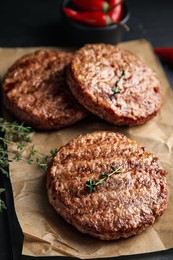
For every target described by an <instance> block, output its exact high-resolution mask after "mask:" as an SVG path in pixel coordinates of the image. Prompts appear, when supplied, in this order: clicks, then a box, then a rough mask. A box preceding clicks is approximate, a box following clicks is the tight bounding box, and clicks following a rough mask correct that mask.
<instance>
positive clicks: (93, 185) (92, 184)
mask: <svg viewBox="0 0 173 260" xmlns="http://www.w3.org/2000/svg"><path fill="white" fill-rule="evenodd" d="M110 168H111V170H112V172H111V173H106V172H105V173H103V174H102V175H101V178H100V179H99V180H98V181H96V182H95V181H93V180H92V179H89V180H88V181H86V183H85V184H86V187H87V189H88V193H92V191H93V190H95V188H96V186H98V185H100V184H102V183H103V182H104V181H106V180H107V179H108V178H109V177H111V176H112V175H113V174H118V173H120V169H119V168H118V169H116V168H115V167H114V166H110Z"/></svg>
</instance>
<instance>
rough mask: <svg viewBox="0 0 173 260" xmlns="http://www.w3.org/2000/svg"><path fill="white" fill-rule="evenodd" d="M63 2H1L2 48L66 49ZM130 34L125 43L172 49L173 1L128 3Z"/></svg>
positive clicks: (144, 0) (128, 1)
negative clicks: (143, 40)
mask: <svg viewBox="0 0 173 260" xmlns="http://www.w3.org/2000/svg"><path fill="white" fill-rule="evenodd" d="M61 2H62V0H23V1H22V0H0V46H1V47H23V46H43V45H44V46H46V45H47V46H48V45H49V46H60V45H61V46H65V45H69V44H70V43H68V42H64V41H63V38H64V37H63V31H64V28H63V25H62V24H61V11H60V10H61V8H60V7H61ZM126 2H127V3H128V6H129V8H130V11H131V18H130V20H129V22H128V25H129V26H130V28H131V31H130V33H128V34H126V36H125V38H124V40H131V39H137V38H146V39H148V40H149V41H150V42H151V43H152V44H153V45H154V46H155V47H158V46H159V47H160V46H162V47H171V46H173V1H172V0H126Z"/></svg>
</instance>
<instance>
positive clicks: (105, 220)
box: [47, 131, 168, 240]
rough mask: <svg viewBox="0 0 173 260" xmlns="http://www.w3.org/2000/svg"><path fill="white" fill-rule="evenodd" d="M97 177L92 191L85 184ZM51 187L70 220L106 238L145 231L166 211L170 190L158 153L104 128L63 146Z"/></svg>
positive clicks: (61, 211)
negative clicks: (168, 190) (153, 152)
mask: <svg viewBox="0 0 173 260" xmlns="http://www.w3.org/2000/svg"><path fill="white" fill-rule="evenodd" d="M105 176H107V177H105ZM99 180H102V181H100V183H99V184H98V185H95V186H92V187H93V189H92V190H90V189H89V188H88V187H87V185H86V184H87V183H95V184H96V183H98V181H99ZM47 192H48V198H49V201H50V203H51V204H52V206H53V207H54V208H55V210H56V211H57V213H59V214H60V215H61V216H62V217H63V218H64V219H65V220H66V221H67V222H68V223H70V224H72V225H74V226H75V227H76V228H77V229H78V230H79V231H81V232H82V233H87V234H90V235H92V236H94V237H97V238H100V239H103V240H113V239H119V238H126V237H129V236H132V235H135V234H138V233H140V232H142V231H143V230H145V229H146V228H147V227H148V226H149V225H151V224H153V223H154V221H155V220H156V218H157V217H158V216H160V215H162V213H163V212H164V210H165V208H166V207H167V195H168V194H167V181H166V171H165V170H164V169H163V168H162V166H161V163H160V161H159V160H158V158H157V157H156V156H154V155H152V153H151V152H149V151H148V150H147V149H146V148H144V147H141V146H140V145H138V144H137V143H136V141H134V140H132V139H130V138H127V137H125V136H124V135H122V134H120V133H114V132H106V131H98V132H93V133H89V134H86V135H81V136H79V137H77V138H75V139H74V140H72V141H70V142H69V143H68V144H66V145H65V146H63V147H62V148H60V149H59V151H58V152H57V155H56V156H55V157H54V159H53V162H52V165H51V167H50V170H49V173H48V176H47Z"/></svg>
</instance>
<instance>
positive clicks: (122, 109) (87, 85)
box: [67, 44, 162, 126]
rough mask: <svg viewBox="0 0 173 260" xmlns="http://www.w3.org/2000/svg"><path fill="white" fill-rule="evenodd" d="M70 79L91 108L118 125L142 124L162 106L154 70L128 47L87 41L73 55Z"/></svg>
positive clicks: (84, 103)
mask: <svg viewBox="0 0 173 260" xmlns="http://www.w3.org/2000/svg"><path fill="white" fill-rule="evenodd" d="M67 83H68V85H69V87H70V89H71V91H72V93H73V94H74V96H75V97H76V98H77V100H78V101H79V102H80V103H81V104H82V105H83V106H85V107H86V108H87V109H88V110H89V111H90V112H92V113H94V114H96V115H98V116H100V117H101V118H103V119H105V120H107V121H108V122H110V123H112V124H115V125H129V126H133V125H140V124H143V123H145V122H146V121H148V120H149V119H151V118H152V117H154V116H155V115H156V113H157V111H158V110H159V109H160V107H161V103H162V101H161V88H160V82H159V80H158V79H157V77H156V75H155V73H154V72H153V71H152V70H151V69H150V68H149V67H148V66H146V65H145V64H144V63H143V62H142V61H141V60H140V59H139V58H137V57H136V56H135V55H134V54H132V53H130V52H129V51H126V50H123V49H120V48H117V47H116V46H112V45H105V44H88V45H86V46H84V47H83V48H81V49H79V50H78V51H77V52H76V54H75V55H74V56H73V58H72V62H71V66H70V67H69V69H68V73H67Z"/></svg>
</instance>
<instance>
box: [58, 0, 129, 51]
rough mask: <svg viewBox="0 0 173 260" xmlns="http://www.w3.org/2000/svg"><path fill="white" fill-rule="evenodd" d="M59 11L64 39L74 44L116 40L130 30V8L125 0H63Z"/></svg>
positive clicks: (119, 39)
mask: <svg viewBox="0 0 173 260" xmlns="http://www.w3.org/2000/svg"><path fill="white" fill-rule="evenodd" d="M62 15H63V23H64V24H63V25H64V27H63V28H64V29H65V35H66V40H67V41H68V43H70V44H71V45H73V46H82V45H84V44H86V43H110V44H117V43H118V42H120V41H122V39H123V36H124V33H125V32H126V31H128V30H129V28H128V26H127V21H128V20H129V18H130V12H129V9H128V6H127V4H126V2H125V1H124V0H64V1H62Z"/></svg>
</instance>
